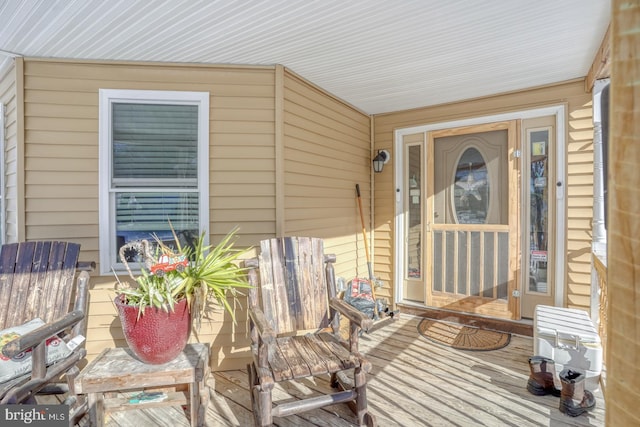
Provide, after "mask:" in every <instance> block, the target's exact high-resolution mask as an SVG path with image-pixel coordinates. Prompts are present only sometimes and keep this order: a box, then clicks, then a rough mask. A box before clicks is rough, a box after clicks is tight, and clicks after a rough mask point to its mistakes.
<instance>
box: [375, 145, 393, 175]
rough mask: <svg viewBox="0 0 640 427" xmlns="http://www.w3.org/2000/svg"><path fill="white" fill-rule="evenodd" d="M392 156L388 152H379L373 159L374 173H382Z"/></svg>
mask: <svg viewBox="0 0 640 427" xmlns="http://www.w3.org/2000/svg"><path fill="white" fill-rule="evenodd" d="M390 158H391V155H390V154H389V152H388V151H387V150H378V154H376V156H375V157H374V158H373V171H374V172H375V173H380V172H382V168H383V167H384V165H385V163H387V162H388V161H389V159H390Z"/></svg>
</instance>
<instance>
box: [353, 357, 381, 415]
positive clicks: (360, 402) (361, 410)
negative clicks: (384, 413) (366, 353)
mask: <svg viewBox="0 0 640 427" xmlns="http://www.w3.org/2000/svg"><path fill="white" fill-rule="evenodd" d="M353 379H354V383H355V390H356V393H357V394H356V417H357V418H358V425H359V426H361V427H365V426H366V427H375V426H377V422H376V418H375V417H374V416H373V415H372V414H371V413H369V411H368V409H367V376H366V374H365V373H364V371H363V370H362V369H361V368H356V369H355V371H354V376H353Z"/></svg>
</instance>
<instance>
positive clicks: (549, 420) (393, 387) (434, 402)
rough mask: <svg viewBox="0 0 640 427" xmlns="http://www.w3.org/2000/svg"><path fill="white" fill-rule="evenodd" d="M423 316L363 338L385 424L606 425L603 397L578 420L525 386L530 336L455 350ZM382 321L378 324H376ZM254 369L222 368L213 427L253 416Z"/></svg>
mask: <svg viewBox="0 0 640 427" xmlns="http://www.w3.org/2000/svg"><path fill="white" fill-rule="evenodd" d="M419 320H420V319H419V318H416V317H412V316H408V315H401V316H400V320H397V321H393V322H385V323H384V324H382V323H380V327H376V328H374V331H373V332H372V333H370V334H364V335H362V336H361V337H360V349H361V351H362V352H363V353H364V354H365V355H367V357H368V358H369V359H370V361H371V362H372V364H373V370H372V372H371V373H370V374H369V376H368V378H369V386H368V390H367V395H368V400H369V406H370V410H371V411H372V412H373V413H374V414H375V415H376V416H377V418H378V423H379V425H381V426H385V427H388V426H469V425H474V426H482V425H485V426H517V427H526V426H542V425H545V426H554V427H561V426H576V427H582V426H604V414H605V411H604V399H603V396H602V392H600V391H599V392H596V393H595V396H596V408H595V410H593V411H592V412H590V413H588V414H586V415H581V416H579V417H576V418H571V417H569V416H566V415H564V414H562V413H561V412H560V411H559V410H558V403H559V398H557V397H552V396H542V397H539V396H534V395H532V394H530V393H529V392H528V391H527V389H526V383H527V378H528V376H529V367H528V363H527V358H528V357H529V356H530V355H531V352H532V351H533V340H532V338H531V337H523V336H518V335H514V336H512V339H511V342H510V343H509V345H508V346H507V347H505V348H503V349H500V350H495V351H488V352H469V351H461V350H454V349H451V348H448V347H445V346H441V345H438V344H435V343H433V342H431V341H428V340H427V339H425V338H423V337H422V336H420V334H419V333H418V331H417V324H418V322H419ZM376 326H378V325H376ZM247 381H248V380H247V373H246V371H245V370H241V371H226V372H216V373H214V374H213V375H212V377H211V379H210V380H209V387H210V392H211V401H210V403H209V406H208V409H207V426H209V427H212V426H216V427H217V426H220V427H227V426H248V425H251V424H252V421H253V416H252V413H251V410H250V407H251V403H250V398H249V392H248V390H247ZM327 390H330V387H329V382H328V378H324V377H319V378H316V379H315V380H307V379H305V380H302V381H299V382H297V383H294V384H290V385H287V386H286V387H282V386H280V385H278V386H277V387H276V389H275V390H274V400H276V401H278V400H281V401H285V400H287V399H297V398H301V397H303V396H309V395H314V394H319V393H322V392H323V391H327ZM274 421H275V422H274V425H276V426H282V427H293V426H309V427H311V426H343V427H346V426H349V425H353V423H354V421H355V418H354V417H353V416H352V415H351V413H350V412H349V410H348V408H347V407H346V405H334V406H330V407H328V408H324V409H318V410H314V411H310V412H309V413H308V414H300V415H297V416H292V417H287V418H282V419H279V418H276V419H275V420H274ZM106 425H107V427H142V426H159V427H165V426H166V427H174V426H188V425H189V424H188V420H187V417H186V416H185V415H184V412H183V411H182V410H181V408H179V407H175V408H174V407H171V408H158V409H146V410H140V411H128V412H123V413H115V414H111V415H110V416H109V420H108V422H107V424H106Z"/></svg>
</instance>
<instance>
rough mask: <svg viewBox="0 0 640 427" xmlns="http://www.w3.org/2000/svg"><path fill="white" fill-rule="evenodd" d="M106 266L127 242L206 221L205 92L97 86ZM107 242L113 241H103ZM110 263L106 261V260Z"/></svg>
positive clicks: (188, 232) (193, 232)
mask: <svg viewBox="0 0 640 427" xmlns="http://www.w3.org/2000/svg"><path fill="white" fill-rule="evenodd" d="M100 97H101V100H100V108H101V110H100V144H101V159H100V160H101V163H100V164H101V170H100V179H101V209H100V213H101V221H100V225H101V255H100V256H101V271H103V272H108V271H109V270H110V269H111V267H114V268H116V269H118V268H119V267H121V264H120V260H119V259H118V258H117V254H118V251H119V249H120V247H121V246H122V245H124V244H125V243H128V242H130V241H132V240H137V239H152V238H153V237H152V236H153V235H156V236H158V237H159V238H161V239H162V240H165V241H167V242H171V241H173V235H172V232H171V228H170V225H169V223H171V225H172V226H173V228H174V230H175V231H176V233H177V234H178V236H179V238H180V239H181V240H182V242H183V243H187V244H188V243H190V242H191V241H193V239H195V238H196V237H197V236H198V235H199V234H200V230H203V229H204V227H205V226H206V224H208V216H207V212H208V203H207V202H208V194H207V187H208V179H207V177H208V114H209V107H208V100H209V95H208V93H200V92H155V91H119V90H101V91H100ZM105 242H108V244H107V243H105ZM105 263H106V264H105Z"/></svg>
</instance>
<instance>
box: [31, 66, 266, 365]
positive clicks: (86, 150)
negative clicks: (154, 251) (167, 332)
mask: <svg viewBox="0 0 640 427" xmlns="http://www.w3.org/2000/svg"><path fill="white" fill-rule="evenodd" d="M274 83H275V81H274V67H242V66H240V67H229V66H198V65H194V66H174V65H171V64H142V63H100V62H71V61H48V60H35V59H33V60H32V59H26V60H25V66H24V86H25V90H24V99H25V104H24V111H25V121H24V123H25V133H24V135H25V153H24V159H25V160H24V162H25V163H24V165H25V167H24V169H25V222H26V224H25V227H26V238H27V239H30V240H35V239H64V240H71V241H75V242H78V243H81V245H82V253H81V259H82V260H84V261H90V260H93V261H98V257H99V241H98V230H99V224H98V163H99V159H98V152H99V147H98V114H99V107H98V101H99V93H98V92H99V89H136V90H173V91H198V92H202V91H206V92H209V93H210V111H209V118H210V123H209V131H210V134H209V138H210V150H209V156H210V161H209V165H210V174H209V177H210V188H209V192H210V200H209V207H210V221H211V222H210V224H209V226H208V229H209V233H210V235H211V240H212V242H215V241H217V240H218V239H219V238H220V237H221V236H222V235H223V234H226V233H227V232H228V231H229V230H230V229H231V228H233V227H234V226H236V225H238V226H240V232H239V241H238V245H244V246H251V245H255V244H256V242H257V241H259V239H260V238H264V237H271V236H273V235H274V234H275V207H274V200H273V199H274V192H275V191H274V189H275V186H274V185H275V184H274V183H275V169H274V167H275V166H274V164H275V161H274V148H273V145H274V116H275V103H274V94H275V89H274ZM92 287H93V290H92V295H91V296H92V302H91V311H90V317H89V332H88V342H87V349H88V351H89V358H92V357H94V356H95V355H96V354H97V353H99V352H100V351H101V350H102V349H103V348H104V347H106V346H113V345H124V342H123V339H122V336H121V331H120V329H119V328H118V327H116V326H117V319H116V317H115V311H114V309H113V304H112V303H111V298H112V297H113V278H112V277H108V276H105V277H100V276H96V275H94V276H93V277H92ZM244 316H245V315H244V314H243V313H241V314H240V315H239V319H238V320H239V322H244V319H245V317H244ZM218 330H223V332H222V333H220V334H216V332H217V331H218ZM245 335H246V333H245V332H244V331H243V330H242V327H236V329H235V330H234V331H231V329H229V327H228V326H227V321H226V320H223V319H222V318H219V319H216V320H214V322H213V323H212V325H211V326H210V330H209V331H204V333H203V336H202V337H203V338H204V339H206V340H209V341H211V342H215V344H216V345H218V344H219V345H220V347H221V348H222V349H223V353H222V355H223V356H224V355H231V356H230V357H231V359H233V358H239V359H238V360H244V361H245V362H246V356H247V352H246V346H247V344H248V341H246V337H244V336H245ZM243 337H244V338H243ZM243 339H245V341H244V342H243V344H242V345H239V344H238V343H239V342H241V341H242V340H243ZM242 349H244V350H242ZM236 356H237V357H236ZM242 358H245V359H242ZM227 363H229V362H227Z"/></svg>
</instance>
